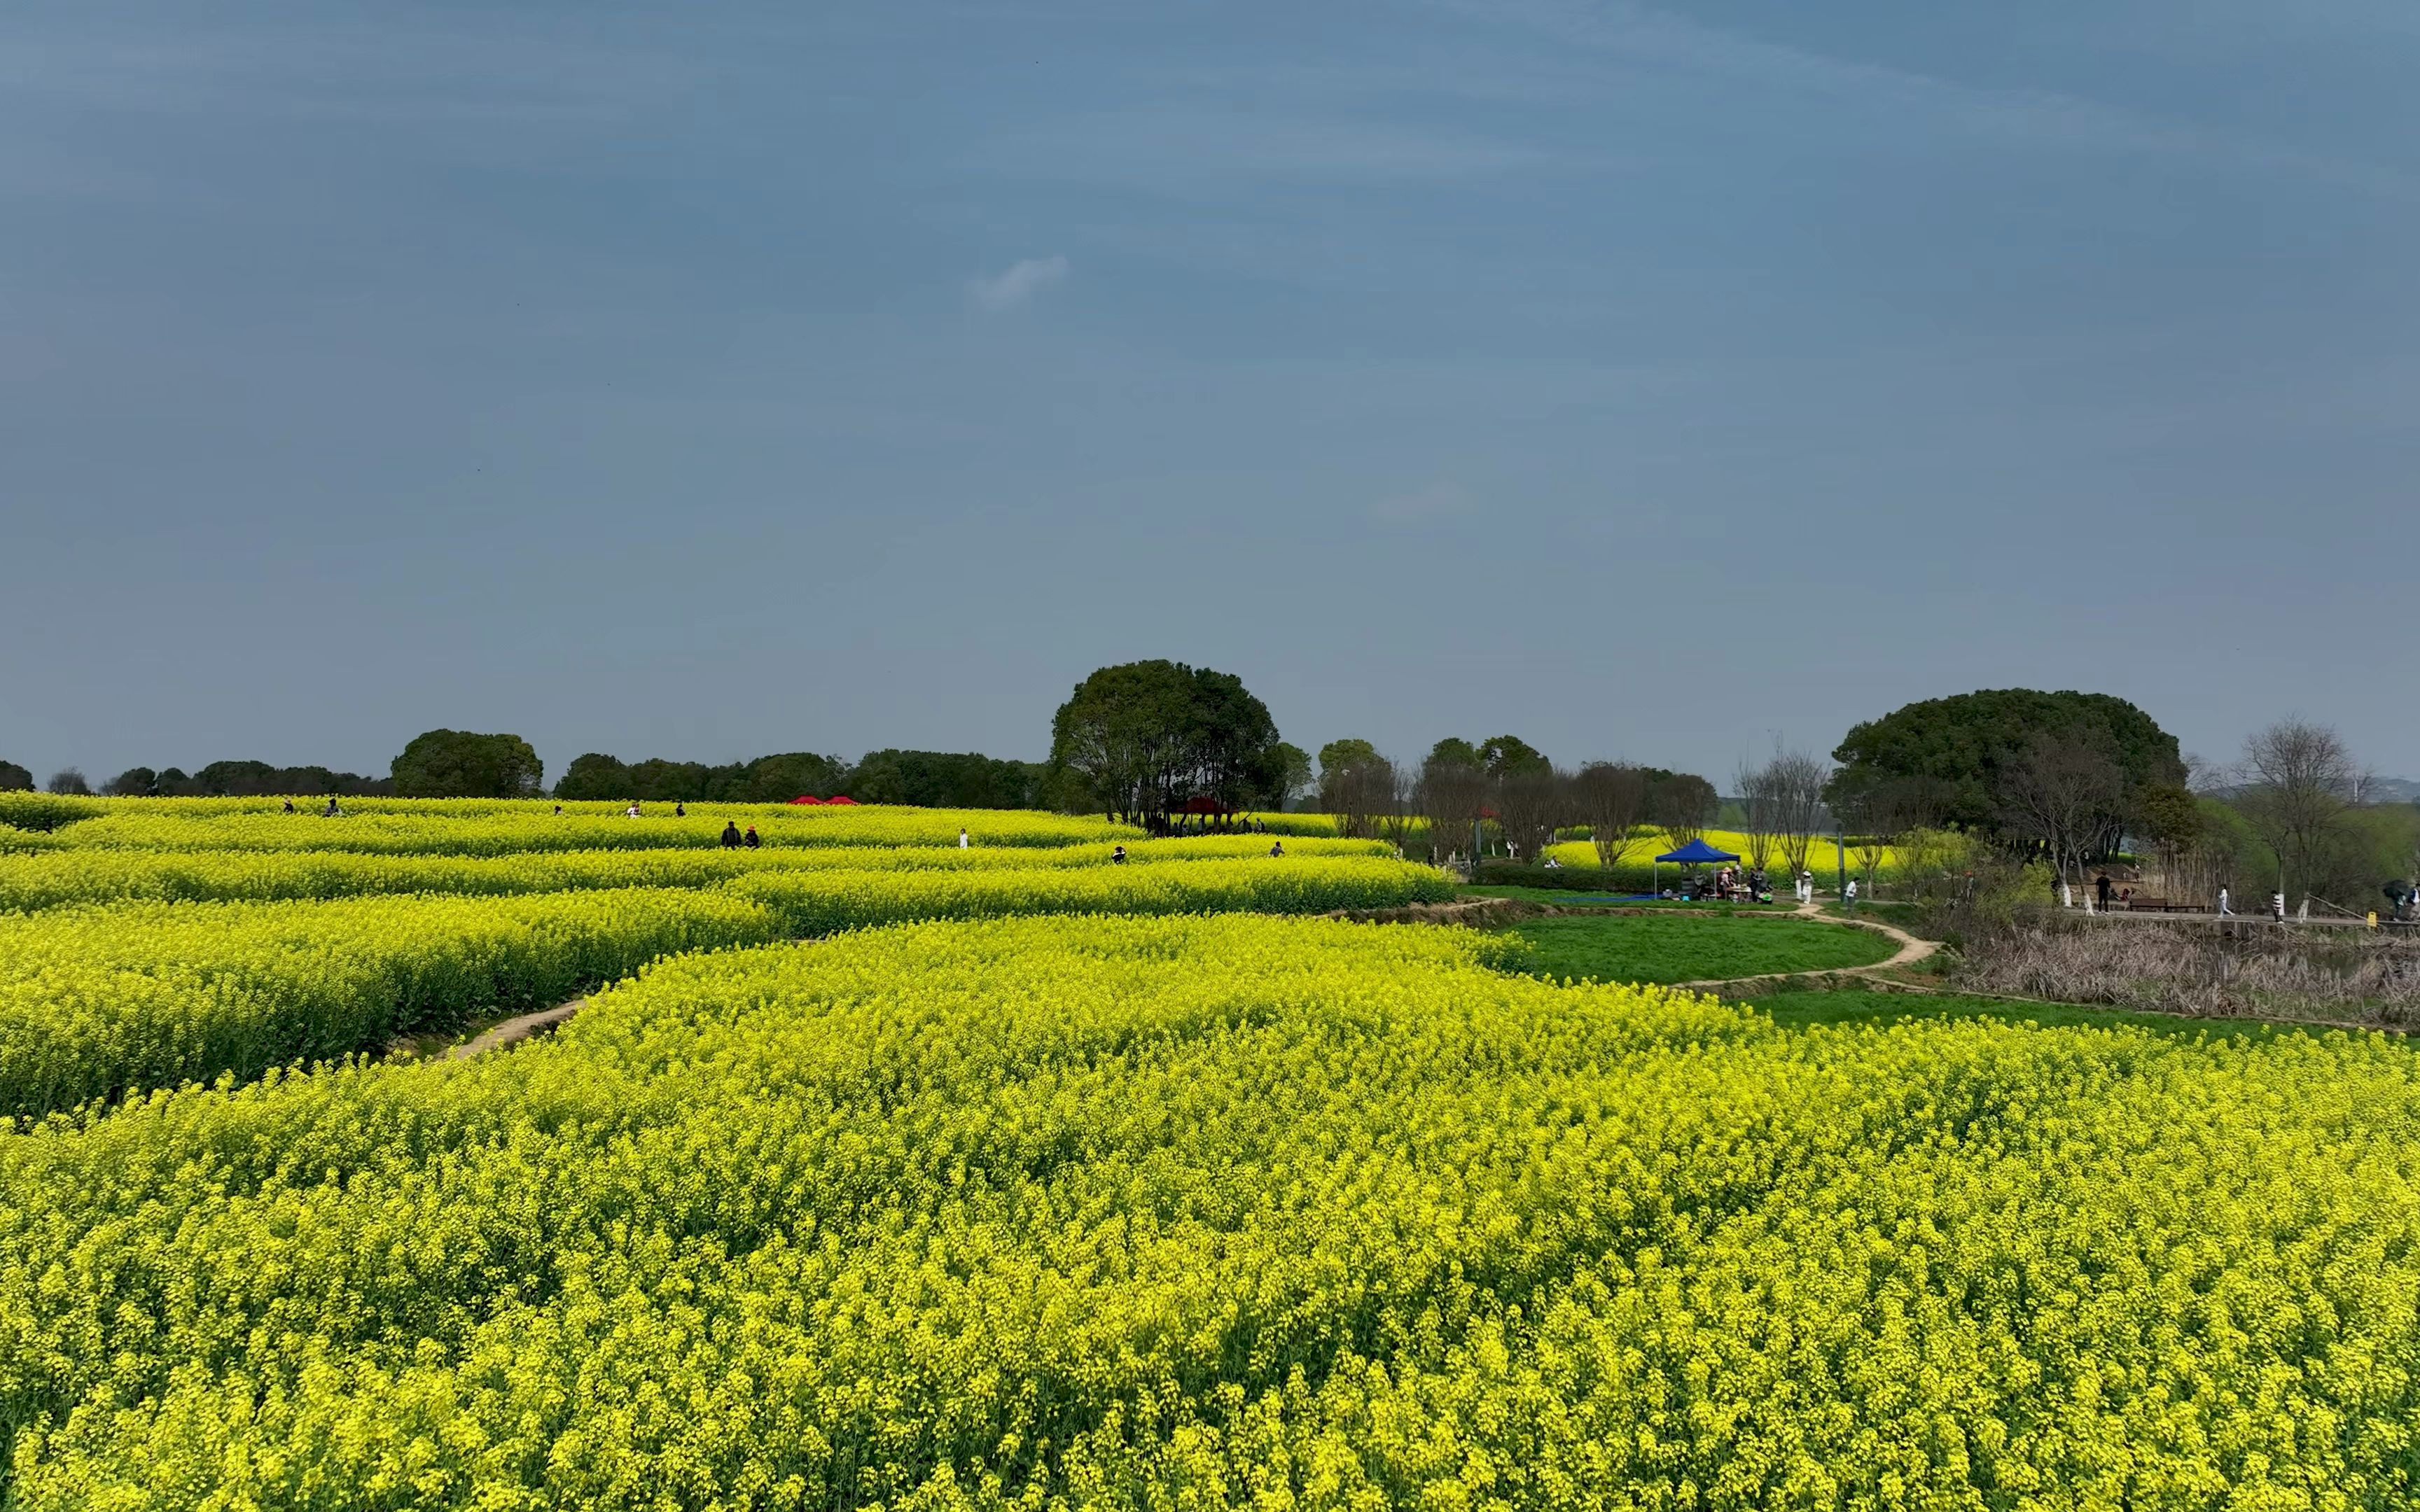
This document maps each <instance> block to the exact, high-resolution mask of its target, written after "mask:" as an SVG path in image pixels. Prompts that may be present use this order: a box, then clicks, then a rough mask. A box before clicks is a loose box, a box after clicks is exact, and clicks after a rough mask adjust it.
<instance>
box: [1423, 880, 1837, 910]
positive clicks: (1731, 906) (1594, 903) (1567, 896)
mask: <svg viewBox="0 0 2420 1512" xmlns="http://www.w3.org/2000/svg"><path fill="white" fill-rule="evenodd" d="M1462 895H1463V896H1464V897H1466V898H1515V899H1518V900H1520V901H1521V902H1523V903H1552V904H1554V905H1555V906H1556V907H1558V908H1660V909H1669V910H1671V911H1673V912H1675V913H1684V914H1718V915H1726V916H1727V915H1730V914H1732V913H1742V914H1786V913H1788V912H1790V911H1791V909H1792V907H1793V906H1794V905H1793V904H1791V903H1683V902H1682V901H1681V900H1679V899H1677V898H1630V897H1625V896H1623V895H1622V894H1621V893H1620V892H1619V891H1616V892H1611V893H1605V894H1596V893H1581V892H1573V891H1571V890H1570V889H1568V888H1564V887H1465V888H1463V889H1462Z"/></svg>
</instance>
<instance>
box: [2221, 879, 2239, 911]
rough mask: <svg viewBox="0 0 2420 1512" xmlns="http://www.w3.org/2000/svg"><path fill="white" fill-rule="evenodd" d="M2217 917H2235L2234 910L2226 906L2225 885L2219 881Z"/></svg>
mask: <svg viewBox="0 0 2420 1512" xmlns="http://www.w3.org/2000/svg"><path fill="white" fill-rule="evenodd" d="M2218 917H2219V918H2234V917H2235V910H2234V909H2232V908H2229V907H2227V906H2226V884H2225V883H2221V884H2220V885H2219V888H2218Z"/></svg>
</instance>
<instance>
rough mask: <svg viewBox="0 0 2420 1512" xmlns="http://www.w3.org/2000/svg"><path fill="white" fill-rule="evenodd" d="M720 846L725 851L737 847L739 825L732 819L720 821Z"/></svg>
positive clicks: (733, 849) (734, 849)
mask: <svg viewBox="0 0 2420 1512" xmlns="http://www.w3.org/2000/svg"><path fill="white" fill-rule="evenodd" d="M722 848H723V849H724V850H726V851H736V850H737V849H739V825H737V823H736V822H734V821H732V820H728V819H726V820H724V821H723V822H722Z"/></svg>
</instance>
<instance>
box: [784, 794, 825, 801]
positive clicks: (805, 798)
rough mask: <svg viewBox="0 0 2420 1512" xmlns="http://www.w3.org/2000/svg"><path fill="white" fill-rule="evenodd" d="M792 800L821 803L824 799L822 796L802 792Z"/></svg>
mask: <svg viewBox="0 0 2420 1512" xmlns="http://www.w3.org/2000/svg"><path fill="white" fill-rule="evenodd" d="M790 801H791V802H792V803H821V802H823V801H824V800H823V799H821V798H810V797H807V796H806V795H803V794H802V795H799V796H798V797H795V798H792V799H791V800H790Z"/></svg>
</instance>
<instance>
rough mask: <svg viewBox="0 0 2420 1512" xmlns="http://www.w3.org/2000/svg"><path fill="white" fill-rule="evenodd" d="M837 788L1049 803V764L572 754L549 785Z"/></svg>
mask: <svg viewBox="0 0 2420 1512" xmlns="http://www.w3.org/2000/svg"><path fill="white" fill-rule="evenodd" d="M840 794H845V795H848V796H849V797H852V798H855V799H856V800H857V801H858V802H860V803H901V804H915V805H917V806H919V807H923V808H928V809H1044V808H1051V807H1055V804H1054V803H1053V802H1052V801H1051V800H1052V798H1053V789H1052V784H1051V777H1050V769H1049V768H1048V766H1047V765H1046V764H1042V763H1039V762H1019V761H1005V760H1001V759H1000V758H997V757H992V756H985V755H981V754H978V753H976V752H973V751H963V752H958V751H938V750H900V749H895V748H893V749H885V750H876V751H868V752H867V753H866V754H865V755H864V757H862V758H861V760H859V761H858V762H857V763H855V764H850V763H849V762H848V761H846V760H845V759H843V758H842V757H838V756H822V755H817V754H816V753H814V752H813V751H785V752H783V753H781V754H778V755H772V756H759V757H757V758H756V759H755V760H753V761H747V762H731V763H727V764H722V765H719V766H709V765H707V764H704V763H702V762H675V761H665V760H663V759H661V758H651V759H649V760H646V761H642V762H624V761H621V760H619V759H617V758H615V757H612V756H607V755H603V754H600V753H598V752H595V751H591V752H589V753H588V754H586V755H583V756H580V757H576V758H574V759H573V761H572V763H571V764H570V765H569V766H568V767H566V768H565V769H564V773H563V777H562V779H561V780H559V781H557V782H556V783H555V785H554V795H555V796H556V797H558V798H562V799H565V800H566V801H567V800H570V799H574V798H583V799H604V800H608V801H616V802H618V801H623V800H628V799H639V800H644V801H649V802H656V803H671V802H675V801H681V802H688V803H706V802H715V803H786V802H788V801H789V800H790V799H792V798H799V797H812V798H829V797H831V796H833V795H840Z"/></svg>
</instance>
